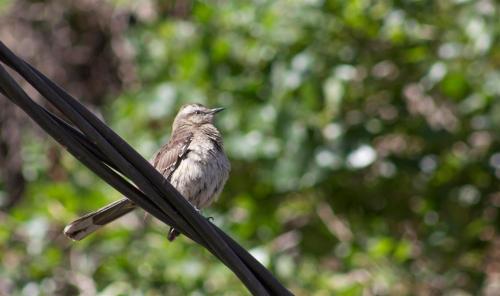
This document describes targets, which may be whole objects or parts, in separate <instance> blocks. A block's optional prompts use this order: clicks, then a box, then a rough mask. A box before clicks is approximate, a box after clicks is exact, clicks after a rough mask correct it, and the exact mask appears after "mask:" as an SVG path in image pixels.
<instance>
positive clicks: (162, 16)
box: [0, 0, 500, 296]
mask: <svg viewBox="0 0 500 296" xmlns="http://www.w3.org/2000/svg"><path fill="white" fill-rule="evenodd" d="M499 10H500V5H499V4H498V2H496V1H494V0H479V1H468V0H454V1H451V0H446V1H425V0H421V1H409V0H408V1H371V0H356V1H339V0H302V1H287V0H278V1H268V0H255V1H238V2H233V1H189V0H181V1H159V0H158V1H155V0H143V1H132V0H115V1H98V0H79V1H64V0H48V1H35V0H31V1H30V0H16V1H13V0H0V39H1V40H2V41H3V42H5V43H6V45H7V46H9V47H11V48H12V49H13V50H14V51H15V52H16V53H17V54H18V55H20V56H21V57H23V58H25V59H26V60H27V61H29V62H30V63H32V64H34V65H35V66H36V67H37V68H39V69H40V70H41V71H42V72H44V73H45V74H46V75H47V76H49V77H50V78H51V79H53V80H55V81H57V82H58V83H60V84H61V85H62V86H63V87H64V88H66V89H67V90H68V91H69V92H70V93H72V94H73V95H75V96H76V97H78V98H79V99H80V100H81V101H82V102H84V103H85V104H86V106H88V107H89V108H91V109H92V110H94V111H95V112H96V113H98V114H99V115H100V116H101V117H102V118H103V119H104V120H105V121H106V122H107V123H108V124H109V125H110V126H111V127H112V128H113V129H115V130H116V131H117V132H118V133H119V134H120V135H121V136H122V137H124V138H125V139H126V140H127V141H128V142H129V143H130V144H131V145H132V146H134V147H135V148H136V149H137V150H138V151H139V152H140V153H141V154H143V155H144V156H145V157H146V158H149V157H150V156H151V155H152V154H153V153H154V152H155V150H156V149H157V148H159V147H160V145H161V144H162V143H164V142H166V141H167V140H168V138H169V133H170V129H171V127H170V126H171V122H172V120H173V116H174V115H175V113H176V111H177V109H178V108H179V106H181V105H182V104H184V103H188V102H200V103H204V104H206V105H208V106H213V107H215V106H223V107H226V108H227V110H226V111H225V112H223V113H221V116H220V117H219V119H218V122H217V125H218V127H220V129H221V130H222V132H223V134H224V139H225V147H226V150H227V152H228V153H229V156H230V159H231V162H232V166H233V168H232V173H231V177H230V179H229V181H228V183H227V185H226V188H225V190H224V192H223V194H222V196H221V199H220V200H219V202H218V203H217V204H216V205H215V206H213V207H212V208H211V209H209V210H207V211H205V215H207V216H214V217H215V223H216V224H217V225H219V226H220V227H221V228H222V229H224V230H226V231H227V232H228V233H229V234H230V235H231V236H233V237H234V238H235V239H236V240H238V241H239V242H240V243H241V244H242V245H243V246H245V247H246V248H247V249H249V250H250V251H251V253H252V254H253V255H254V256H256V257H257V258H258V259H259V260H260V261H261V262H262V263H263V264H265V265H266V266H267V267H268V268H269V269H270V270H271V271H272V272H273V273H274V274H275V275H276V276H277V277H278V278H279V279H280V280H281V281H282V282H283V283H284V284H285V285H286V286H287V287H288V288H289V289H291V290H292V291H293V292H294V293H295V294H297V295H332V294H334V295H460V296H461V295H488V296H494V295H500V233H499V231H500V217H499V214H498V211H499V207H500V186H499V185H498V184H499V179H500V141H499V133H498V131H499V130H500V100H499V95H500V70H499V68H500V45H499V38H500V18H499V17H498V15H499ZM30 93H31V94H32V95H33V96H35V97H36V96H37V94H36V93H34V92H32V91H30ZM40 102H41V103H42V104H44V105H46V103H45V102H43V101H40ZM47 107H48V108H51V107H50V106H47ZM0 176H1V177H0V207H1V210H0V262H1V263H0V295H77V294H80V295H245V294H248V292H247V291H246V290H245V288H244V286H243V285H242V284H241V283H240V282H239V281H238V280H237V278H236V277H235V276H234V275H233V274H232V273H231V272H230V271H229V270H228V269H227V268H226V267H225V266H223V265H222V264H221V263H220V262H219V261H217V260H216V259H215V258H214V257H212V256H211V255H210V254H209V253H208V252H206V251H205V250H203V249H201V248H200V247H198V246H197V245H195V244H194V243H192V242H191V241H189V240H188V239H186V238H185V237H182V238H179V239H178V240H176V241H175V243H169V242H168V241H167V240H166V233H167V230H168V229H167V227H165V226H164V225H160V224H159V223H157V222H155V221H152V219H144V214H143V213H142V212H139V211H137V213H134V214H130V215H128V216H126V217H124V218H123V219H121V220H120V221H117V222H116V223H113V225H110V226H109V227H106V229H104V230H102V231H99V232H97V233H96V234H94V235H92V236H91V237H89V238H88V239H86V240H84V241H81V242H71V241H69V240H68V239H66V238H65V237H64V236H63V235H62V229H63V227H64V226H65V225H66V224H67V223H68V222H70V221H72V220H73V219H75V218H76V217H78V216H79V215H81V214H84V213H86V212H89V211H92V210H94V209H96V208H98V207H101V206H103V205H105V204H106V203H108V202H110V201H113V200H116V199H118V198H120V195H119V194H118V193H117V192H115V191H114V190H113V189H111V188H110V187H109V186H108V185H106V184H105V183H104V182H102V181H100V180H99V179H98V178H97V177H96V176H94V175H93V174H92V173H90V171H89V170H87V169H86V168H85V167H83V166H82V165H81V164H80V163H79V162H78V161H76V160H75V159H74V158H72V157H71V156H69V155H68V154H67V153H66V152H65V151H64V150H62V149H61V147H59V146H58V145H57V144H56V143H55V142H54V141H53V140H52V139H50V138H48V137H47V135H46V134H45V133H44V132H42V131H41V130H40V129H39V128H38V127H36V126H35V125H34V124H33V123H32V122H31V120H30V119H29V118H27V117H26V116H25V115H24V114H23V113H22V112H21V111H20V110H19V109H18V108H17V107H15V106H14V105H12V104H11V103H10V102H9V101H7V100H6V99H5V98H3V97H0Z"/></svg>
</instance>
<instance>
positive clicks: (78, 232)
mask: <svg viewBox="0 0 500 296" xmlns="http://www.w3.org/2000/svg"><path fill="white" fill-rule="evenodd" d="M222 110H224V108H215V109H209V108H207V107H205V106H203V105H201V104H189V105H184V106H183V107H182V108H181V109H180V110H179V113H177V116H176V117H175V120H174V123H173V126H172V136H171V137H170V141H169V142H168V143H167V144H166V145H164V146H163V147H162V148H161V149H160V150H159V151H158V152H157V153H156V154H155V156H154V157H153V159H152V161H151V164H152V165H153V166H154V167H155V168H156V169H157V170H158V171H159V172H160V173H161V174H162V175H163V176H164V177H165V178H166V179H167V180H168V181H169V182H170V183H171V184H172V186H174V187H175V188H176V189H177V190H178V191H179V192H180V193H181V194H182V196H184V198H186V199H187V200H188V201H189V202H190V203H191V204H192V205H193V206H194V207H195V208H196V209H203V208H205V207H208V206H209V205H210V204H211V203H212V202H213V201H214V200H216V199H217V198H218V196H219V194H220V193H221V191H222V188H223V187H224V184H225V183H226V180H227V178H228V176H229V171H230V168H231V166H230V163H229V160H228V159H227V157H226V154H225V153H224V147H223V142H222V136H221V134H220V132H219V131H218V130H217V128H216V127H215V126H214V124H213V121H214V117H215V114H217V113H218V112H220V111H222ZM135 208H136V205H135V204H134V203H133V202H132V201H131V200H129V199H128V198H123V199H121V200H118V201H116V202H114V203H111V204H109V205H107V206H105V207H103V208H101V209H99V210H97V211H95V212H92V213H89V214H87V215H85V216H83V217H81V218H79V219H77V220H75V221H73V222H71V224H69V225H68V226H66V227H65V228H64V234H65V235H66V236H67V237H69V238H71V239H73V240H81V239H83V238H85V237H87V236H88V235H89V234H91V233H92V232H94V231H96V230H97V229H99V228H101V227H102V226H104V225H106V224H108V223H110V222H112V221H114V220H116V219H118V218H120V217H121V216H123V215H125V214H127V213H129V212H131V211H132V210H134V209H135ZM178 235H179V232H178V231H177V230H175V229H174V228H172V227H171V228H170V231H169V234H168V239H169V240H170V241H172V240H174V239H175V237H177V236H178Z"/></svg>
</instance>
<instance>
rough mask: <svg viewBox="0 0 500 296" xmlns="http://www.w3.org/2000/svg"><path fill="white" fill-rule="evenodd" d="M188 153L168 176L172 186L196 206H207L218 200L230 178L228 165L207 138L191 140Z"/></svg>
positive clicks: (224, 157) (218, 149) (221, 153)
mask: <svg viewBox="0 0 500 296" xmlns="http://www.w3.org/2000/svg"><path fill="white" fill-rule="evenodd" d="M188 150H189V152H188V153H187V154H186V156H185V158H184V159H182V161H181V163H180V164H179V166H178V167H177V169H176V170H175V171H174V172H173V174H172V177H171V183H172V185H173V186H174V187H175V188H176V189H177V190H178V191H179V192H180V193H181V194H182V195H183V196H184V197H185V198H186V199H187V200H189V201H190V202H191V204H193V205H194V206H195V207H197V208H199V209H201V208H204V207H207V206H209V205H210V203H212V201H213V200H214V199H216V198H217V197H218V195H219V194H220V192H221V191H222V188H223V186H224V184H225V182H226V180H227V178H228V176H229V170H230V164H229V161H228V159H227V157H226V155H225V153H224V151H223V150H222V149H221V146H218V145H217V144H216V143H214V142H213V141H212V140H211V139H210V138H208V137H205V138H203V137H202V138H200V137H199V138H198V139H196V137H195V139H193V140H192V141H191V143H190V144H189V147H188Z"/></svg>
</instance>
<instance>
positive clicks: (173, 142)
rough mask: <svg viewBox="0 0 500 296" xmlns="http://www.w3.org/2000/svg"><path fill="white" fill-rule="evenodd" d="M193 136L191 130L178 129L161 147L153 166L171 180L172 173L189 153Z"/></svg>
mask: <svg viewBox="0 0 500 296" xmlns="http://www.w3.org/2000/svg"><path fill="white" fill-rule="evenodd" d="M192 138H193V133H192V132H191V131H183V130H180V131H177V132H175V133H174V134H173V135H172V138H170V141H169V142H168V143H167V144H166V145H164V146H163V147H161V148H160V150H159V151H158V152H157V153H156V154H155V156H154V157H153V161H152V162H151V163H152V164H153V166H154V167H155V168H156V169H157V170H158V171H159V172H160V173H161V174H162V175H163V176H164V177H165V178H166V179H167V180H169V181H170V177H171V176H172V173H173V172H174V171H175V169H177V167H178V166H179V164H180V163H181V161H182V159H183V158H184V157H186V155H187V154H188V153H189V144H190V143H191V140H192Z"/></svg>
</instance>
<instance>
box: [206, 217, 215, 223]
mask: <svg viewBox="0 0 500 296" xmlns="http://www.w3.org/2000/svg"><path fill="white" fill-rule="evenodd" d="M207 220H208V222H212V221H214V220H215V219H214V217H212V216H210V217H207Z"/></svg>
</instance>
